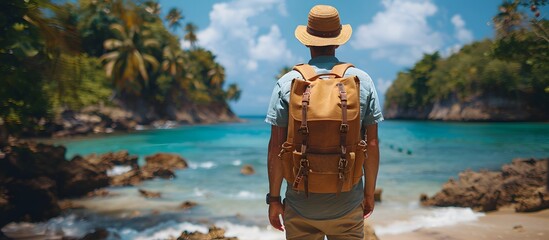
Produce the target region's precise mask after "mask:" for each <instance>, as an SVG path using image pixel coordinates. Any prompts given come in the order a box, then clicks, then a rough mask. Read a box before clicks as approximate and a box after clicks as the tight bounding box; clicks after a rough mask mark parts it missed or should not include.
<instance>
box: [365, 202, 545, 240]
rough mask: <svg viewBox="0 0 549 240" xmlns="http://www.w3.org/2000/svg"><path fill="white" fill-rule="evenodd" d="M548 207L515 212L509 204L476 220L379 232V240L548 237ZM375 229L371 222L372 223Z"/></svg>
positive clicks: (541, 238)
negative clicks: (532, 210) (416, 228)
mask: <svg viewBox="0 0 549 240" xmlns="http://www.w3.org/2000/svg"><path fill="white" fill-rule="evenodd" d="M547 226H549V209H546V210H542V211H539V212H533V213H516V212H515V211H514V209H512V208H502V209H501V210H498V211H494V212H489V213H486V215H485V216H482V217H480V218H479V219H478V220H476V221H470V222H463V223H458V224H454V225H451V226H442V227H432V228H421V229H418V230H414V231H412V232H407V233H400V234H391V235H389V234H387V235H381V236H380V239H382V240H439V239H447V240H469V239H507V240H511V239H516V240H522V239H529V240H544V239H547V238H548V237H549V228H547ZM374 229H375V225H374Z"/></svg>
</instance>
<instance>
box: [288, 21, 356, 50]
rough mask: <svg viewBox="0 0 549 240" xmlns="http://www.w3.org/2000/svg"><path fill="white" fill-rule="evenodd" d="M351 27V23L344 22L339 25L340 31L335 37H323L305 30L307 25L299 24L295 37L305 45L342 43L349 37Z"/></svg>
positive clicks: (351, 30)
mask: <svg viewBox="0 0 549 240" xmlns="http://www.w3.org/2000/svg"><path fill="white" fill-rule="evenodd" d="M352 33H353V29H352V28H351V25H349V24H345V25H342V26H341V33H340V34H339V35H338V36H336V37H330V38H324V37H317V36H313V35H311V34H310V33H308V32H307V26H303V25H299V26H297V28H296V29H295V37H296V38H297V40H299V41H300V42H301V43H303V45H306V46H318V47H320V46H329V45H343V44H345V43H346V42H347V41H349V39H350V38H351V34H352Z"/></svg>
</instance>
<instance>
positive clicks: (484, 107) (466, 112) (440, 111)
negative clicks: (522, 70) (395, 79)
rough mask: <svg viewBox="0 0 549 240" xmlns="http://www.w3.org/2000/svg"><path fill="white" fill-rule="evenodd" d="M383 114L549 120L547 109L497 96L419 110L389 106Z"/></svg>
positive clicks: (447, 118)
mask: <svg viewBox="0 0 549 240" xmlns="http://www.w3.org/2000/svg"><path fill="white" fill-rule="evenodd" d="M383 115H384V117H385V118H387V119H413V120H436V121H496V122H510V121H547V120H548V119H549V112H548V111H547V110H546V109H539V108H538V107H535V106H531V105H529V104H528V103H527V102H526V101H523V100H517V99H515V98H503V97H495V96H478V97H474V98H471V99H469V100H465V101H463V100H459V99H457V98H456V97H452V98H450V99H447V100H442V101H436V102H435V103H432V104H428V105H427V106H425V107H418V108H407V107H403V106H399V105H398V104H391V103H388V104H386V105H385V108H384V112H383Z"/></svg>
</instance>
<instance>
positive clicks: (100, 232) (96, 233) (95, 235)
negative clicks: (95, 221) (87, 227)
mask: <svg viewBox="0 0 549 240" xmlns="http://www.w3.org/2000/svg"><path fill="white" fill-rule="evenodd" d="M108 238H109V231H107V230H106V229H104V228H96V229H95V230H93V232H91V233H88V234H86V235H85V236H84V237H82V238H81V239H80V240H104V239H108Z"/></svg>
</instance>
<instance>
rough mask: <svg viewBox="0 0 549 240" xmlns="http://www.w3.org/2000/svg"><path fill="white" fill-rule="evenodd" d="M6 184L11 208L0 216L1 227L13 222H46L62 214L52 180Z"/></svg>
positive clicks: (41, 179)
mask: <svg viewBox="0 0 549 240" xmlns="http://www.w3.org/2000/svg"><path fill="white" fill-rule="evenodd" d="M4 184H5V189H6V193H5V194H6V195H7V199H8V200H9V205H10V206H9V207H8V211H7V212H4V213H2V214H0V226H3V225H5V224H6V223H9V222H13V221H27V222H28V221H31V222H35V221H44V220H47V219H49V218H52V217H55V216H57V215H59V213H61V209H60V208H59V204H58V198H57V196H56V195H55V192H56V184H55V181H53V180H51V179H50V178H47V177H38V178H33V179H12V180H10V181H7V182H5V183H4Z"/></svg>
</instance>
